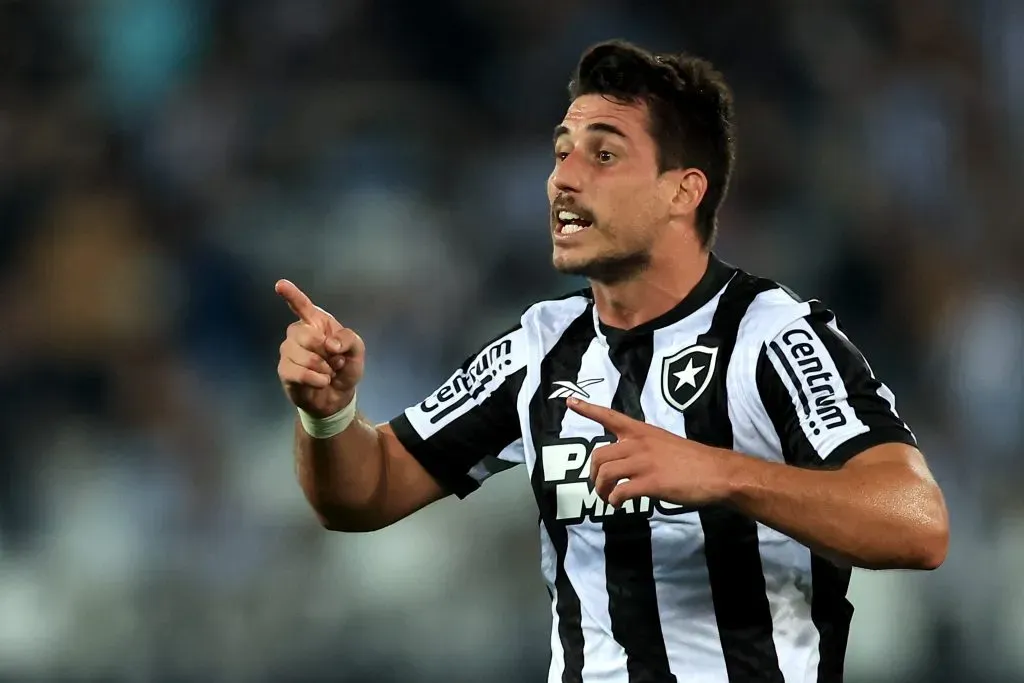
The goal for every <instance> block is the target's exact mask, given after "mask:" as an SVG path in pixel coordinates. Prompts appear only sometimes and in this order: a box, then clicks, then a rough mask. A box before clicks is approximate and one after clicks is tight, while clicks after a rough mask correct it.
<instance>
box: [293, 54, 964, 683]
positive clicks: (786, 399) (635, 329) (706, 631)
mask: <svg viewBox="0 0 1024 683" xmlns="http://www.w3.org/2000/svg"><path fill="white" fill-rule="evenodd" d="M570 94H571V104H570V106H569V109H568V112H567V113H566V115H565V118H564V119H563V121H562V122H561V124H560V125H559V126H558V127H557V128H556V129H555V139H554V170H553V172H552V174H551V177H550V179H549V181H548V198H549V200H550V203H551V234H552V240H553V242H554V257H553V259H554V265H555V267H556V268H557V269H558V270H559V271H561V272H563V273H571V274H576V275H583V276H586V277H587V278H588V279H589V281H590V287H589V289H587V290H585V291H582V292H578V293H576V294H572V295H570V296H568V297H565V298H562V299H559V300H555V301H543V302H540V303H537V304H535V305H533V306H531V307H530V308H529V309H527V311H526V312H525V313H524V314H523V316H522V318H521V320H520V321H519V324H517V325H516V326H515V327H513V328H512V329H511V330H509V331H508V332H506V333H504V334H503V335H501V336H499V337H498V338H497V339H496V340H494V341H493V342H491V343H489V344H487V345H485V346H484V347H483V349H482V350H481V351H480V352H479V353H478V354H477V355H475V356H473V357H471V358H469V359H468V360H467V361H466V363H465V364H464V365H463V366H462V367H461V368H459V369H458V370H456V371H455V373H454V374H453V375H452V376H451V377H450V378H449V379H448V381H446V382H445V383H444V385H442V386H441V387H440V388H439V389H438V390H437V391H436V392H434V393H433V394H432V395H430V396H429V397H427V398H426V399H425V400H424V401H423V402H422V403H419V404H417V405H415V406H412V407H411V408H409V409H408V410H406V411H405V412H404V413H403V414H402V415H399V416H398V417H396V418H395V419H393V420H392V421H391V422H390V423H389V424H385V425H379V426H374V425H372V424H370V423H368V422H367V421H366V420H364V419H362V418H361V417H359V416H358V415H356V413H355V405H356V385H357V384H358V382H359V379H360V377H361V376H362V374H363V358H364V346H363V343H362V341H361V340H360V339H359V337H358V336H357V335H356V334H355V332H353V331H352V330H349V329H346V328H345V327H343V326H342V325H341V324H340V323H339V322H338V321H337V320H335V319H334V318H333V317H331V316H330V315H329V314H327V313H326V312H324V311H322V310H320V309H318V308H316V307H315V306H314V305H313V304H312V303H311V302H310V300H309V299H308V298H307V297H306V296H305V295H304V294H303V293H302V292H300V291H299V290H298V289H297V288H296V287H295V285H293V284H291V283H289V282H287V281H284V280H282V281H280V282H279V283H278V284H277V291H278V293H279V294H281V295H282V296H283V297H284V298H285V299H286V300H287V301H288V303H289V305H290V306H291V308H292V310H293V311H294V312H295V314H296V315H297V316H298V318H299V321H298V322H296V323H294V324H293V325H291V326H290V327H289V329H288V334H287V338H286V340H285V341H284V343H283V344H282V346H281V362H280V365H279V367H278V373H279V375H280V378H281V380H282V382H283V384H284V387H285V391H286V392H287V394H288V396H289V397H290V398H291V400H292V401H293V402H294V403H295V405H296V406H298V409H299V421H298V426H297V429H296V434H297V446H296V459H297V464H298V477H299V481H300V483H301V485H302V488H303V490H304V491H305V494H306V496H307V497H308V499H309V502H310V503H311V505H312V507H313V508H314V510H316V512H317V514H318V515H319V517H320V519H321V520H322V522H323V524H324V525H325V526H326V527H327V528H329V529H336V530H339V531H368V530H373V529H380V528H381V527H385V526H387V525H389V524H391V523H393V522H395V521H397V520H400V519H402V518H403V517H405V516H406V515H409V514H411V513H412V512H414V511H416V510H418V509H420V508H422V507H423V506H425V505H427V504H429V503H431V502H433V501H435V500H438V499H439V498H442V497H443V496H445V495H447V494H450V493H454V494H456V495H458V496H460V497H464V496H466V495H468V494H469V493H470V492H472V491H473V490H474V489H476V488H477V487H478V486H479V484H480V483H481V482H482V481H483V480H484V479H486V478H487V477H488V476H490V475H491V474H493V473H495V472H498V471H500V470H503V469H506V468H509V467H511V466H514V465H517V464H525V465H526V471H527V473H528V475H529V478H530V483H531V485H532V487H533V491H534V493H535V494H536V499H537V505H538V507H539V509H540V513H541V525H540V536H541V550H542V569H543V572H544V576H545V578H546V580H547V584H548V588H549V591H550V593H551V595H552V614H553V620H554V626H553V629H552V639H551V647H552V658H551V669H550V675H549V678H548V680H549V681H552V682H553V681H563V682H570V681H585V682H586V683H591V682H595V683H598V682H599V683H604V682H608V683H611V682H615V683H646V682H658V683H660V682H662V681H679V682H680V683H683V682H685V683H696V682H705V681H706V682H708V683H712V682H714V683H726V682H728V683H736V682H740V681H742V682H750V681H758V682H760V681H764V682H765V683H782V682H783V681H785V682H786V683H794V682H798V683H811V682H814V681H817V682H819V683H821V682H832V681H840V680H842V670H843V659H844V652H845V647H846V640H847V634H848V630H849V624H850V618H851V614H852V608H851V607H850V605H849V603H848V602H847V601H846V597H845V595H846V590H847V585H848V583H849V579H850V571H851V570H850V568H849V567H850V566H860V567H868V568H877V569H882V568H905V569H932V568H935V567H937V566H939V564H941V563H942V561H943V559H944V557H945V553H946V547H947V542H948V530H947V517H946V510H945V505H944V502H943V498H942V494H941V493H940V491H939V489H938V488H937V486H936V484H935V482H934V480H933V479H932V477H931V475H930V473H929V471H928V468H927V467H926V465H925V462H924V459H923V457H922V455H921V453H920V452H919V451H918V449H917V447H916V443H915V438H914V436H913V434H912V433H911V431H910V429H909V428H908V427H907V426H906V425H905V424H904V423H903V421H902V420H901V419H900V418H899V417H898V415H897V413H896V410H895V406H894V400H893V396H892V394H891V392H890V391H889V389H888V388H886V386H885V385H884V384H882V383H881V381H879V380H878V379H876V377H875V376H874V374H873V373H872V370H871V368H870V367H869V366H868V364H867V362H866V361H865V359H864V358H863V356H861V354H860V353H859V351H858V350H857V349H856V348H855V347H854V346H853V344H852V343H851V342H850V340H849V339H847V337H846V336H845V335H844V334H843V332H842V331H841V330H840V328H839V326H838V324H837V323H836V320H835V318H834V316H833V315H832V314H831V313H830V312H829V311H828V310H826V309H825V308H824V307H822V305H821V304H819V303H817V302H813V301H812V302H809V303H808V302H801V301H798V300H796V299H795V298H794V297H793V296H792V295H791V294H790V293H789V292H788V290H786V289H784V288H782V287H781V286H779V285H778V284H776V283H774V282H771V281H768V280H764V279H760V278H756V277H753V276H751V275H748V274H747V273H744V272H743V271H741V270H738V269H736V268H734V267H732V266H729V265H727V264H725V263H723V262H722V261H720V260H719V259H718V258H717V257H716V256H715V255H714V254H713V253H711V251H710V247H711V244H712V241H713V238H714V234H715V229H716V213H717V210H718V206H719V204H720V203H721V201H722V199H723V197H724V196H725V193H726V188H727V186H728V182H729V176H730V173H731V171H732V164H733V146H734V139H733V132H732V104H731V96H730V94H729V91H728V89H727V87H726V85H725V84H724V83H723V81H722V79H721V76H720V75H719V74H718V73H716V72H715V71H714V70H713V69H712V68H711V67H710V65H708V64H707V63H706V62H704V61H701V60H698V59H695V58H692V57H679V56H669V55H652V54H651V53H648V52H646V51H644V50H641V49H639V48H636V47H634V46H631V45H629V44H626V43H620V42H612V43H605V44H601V45H597V46H595V47H593V48H591V49H590V50H589V51H587V52H586V53H585V54H584V55H583V57H582V59H581V61H580V63H579V65H578V67H577V70H576V73H575V75H574V77H573V79H572V82H571V84H570Z"/></svg>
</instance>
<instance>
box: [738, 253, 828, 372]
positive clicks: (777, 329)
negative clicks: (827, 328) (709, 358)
mask: <svg viewBox="0 0 1024 683" xmlns="http://www.w3.org/2000/svg"><path fill="white" fill-rule="evenodd" d="M737 277H738V278H743V279H745V280H747V281H748V282H750V283H752V284H750V285H749V286H751V287H754V288H755V289H756V290H757V291H758V293H757V294H756V296H754V297H753V299H752V300H751V302H750V305H749V306H748V307H747V310H746V312H745V314H744V316H743V319H742V321H741V322H740V325H739V330H738V333H737V337H736V352H737V353H736V355H737V357H738V359H739V360H741V362H743V361H746V362H747V363H748V364H749V369H750V370H751V371H753V369H754V367H755V366H756V364H757V360H758V358H759V357H760V355H761V354H762V353H763V352H764V350H765V348H766V347H767V346H768V345H769V344H771V343H772V342H773V341H774V340H775V339H777V338H778V337H779V336H780V335H783V334H784V333H785V332H786V331H787V330H789V329H791V328H793V327H794V326H797V327H805V326H807V325H809V324H811V323H816V324H828V323H830V322H832V321H834V320H835V314H834V313H833V312H832V311H831V310H829V309H828V308H827V307H826V306H825V304H824V303H823V302H821V301H819V300H818V299H806V300H805V299H803V298H801V297H800V296H799V295H797V294H796V293H795V292H793V290H792V289H790V288H789V287H787V286H786V285H784V284H782V283H779V282H776V281H774V280H770V279H768V278H762V277H757V276H754V275H750V274H748V273H745V272H742V271H740V272H739V273H738V274H737Z"/></svg>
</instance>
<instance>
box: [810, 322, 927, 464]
mask: <svg viewBox="0 0 1024 683" xmlns="http://www.w3.org/2000/svg"><path fill="white" fill-rule="evenodd" d="M831 318H832V315H831V313H829V318H828V319H827V320H826V319H822V318H818V317H816V318H815V319H813V320H811V321H810V324H811V329H812V330H814V332H815V333H817V335H818V337H819V338H820V339H821V343H822V344H823V345H824V346H825V350H826V351H828V353H829V355H830V356H832V360H833V362H834V363H835V364H836V369H837V370H838V371H839V375H840V376H841V377H842V380H843V384H844V386H846V394H847V397H848V398H847V402H848V403H849V404H850V408H852V409H853V412H854V414H855V415H856V416H857V418H858V419H859V420H860V421H861V422H863V423H864V424H865V425H866V426H867V427H868V429H869V430H870V431H868V432H867V433H865V434H861V435H859V436H855V437H853V438H852V439H850V440H849V441H847V442H846V443H844V444H843V445H841V446H839V447H838V448H837V449H836V450H835V451H833V452H832V454H831V455H830V456H829V461H830V462H839V463H843V462H846V461H847V460H849V459H850V458H852V457H853V456H855V455H857V454H858V453H861V452H863V451H866V450H867V449H868V448H871V447H872V446H877V445H879V444H883V443H904V444H907V445H910V446H915V447H916V446H917V440H916V439H915V438H914V435H913V434H912V433H911V432H910V430H909V429H908V428H907V426H906V424H904V422H903V420H901V419H900V418H898V417H896V415H895V414H893V412H892V406H890V405H889V402H888V401H886V400H885V399H884V398H882V397H881V395H879V393H878V390H879V388H881V386H882V383H881V382H879V381H878V379H877V378H876V377H875V376H874V375H873V374H872V373H871V369H870V368H869V367H868V364H867V360H866V359H865V358H864V355H863V354H862V353H861V352H860V349H858V348H857V347H856V346H854V345H853V344H852V343H850V341H848V340H847V339H845V338H844V337H841V336H839V335H838V334H836V332H835V330H833V329H831V328H830V327H828V324H827V323H828V322H829V321H830V320H831Z"/></svg>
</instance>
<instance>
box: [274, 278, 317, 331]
mask: <svg viewBox="0 0 1024 683" xmlns="http://www.w3.org/2000/svg"><path fill="white" fill-rule="evenodd" d="M274 291H275V292H277V293H278V294H280V295H281V298H282V299H284V300H285V302H286V303H287V304H288V308H290V309H292V313H294V314H295V315H296V316H297V317H298V318H299V320H301V321H302V322H304V323H307V324H309V325H314V324H315V323H316V320H317V318H318V317H319V316H318V312H319V309H318V308H317V307H316V306H314V305H313V302H312V301H311V300H310V298H309V297H308V296H306V294H305V293H304V292H303V291H302V290H301V289H299V288H298V287H296V286H295V284H294V283H293V282H290V281H289V280H278V281H277V284H275V285H274Z"/></svg>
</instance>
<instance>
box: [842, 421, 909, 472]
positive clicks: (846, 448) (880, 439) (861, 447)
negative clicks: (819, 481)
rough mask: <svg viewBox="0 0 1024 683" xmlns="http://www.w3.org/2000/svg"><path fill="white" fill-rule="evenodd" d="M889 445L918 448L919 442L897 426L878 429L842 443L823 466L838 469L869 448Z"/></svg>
mask: <svg viewBox="0 0 1024 683" xmlns="http://www.w3.org/2000/svg"><path fill="white" fill-rule="evenodd" d="M887 443H903V444H907V445H908V446H913V447H915V448H917V440H916V439H915V438H914V435H913V434H911V433H910V432H909V431H907V430H906V429H903V428H902V427H897V426H895V425H893V426H891V427H876V428H874V429H871V430H869V431H867V432H864V433H863V434H858V435H857V436H855V437H853V438H852V439H850V440H849V441H844V442H843V443H841V444H840V445H839V446H838V447H837V448H836V449H835V450H834V451H832V453H830V454H829V456H828V457H827V458H825V460H824V462H823V465H824V466H825V467H827V468H830V469H831V468H836V469H838V468H839V467H842V466H843V465H845V464H846V463H847V462H849V461H850V460H853V459H854V458H855V457H857V456H858V455H860V454H861V453H863V452H864V451H866V450H868V449H869V448H873V447H875V446H881V445H882V444H887Z"/></svg>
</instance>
